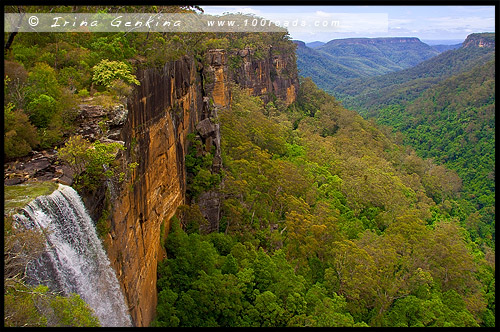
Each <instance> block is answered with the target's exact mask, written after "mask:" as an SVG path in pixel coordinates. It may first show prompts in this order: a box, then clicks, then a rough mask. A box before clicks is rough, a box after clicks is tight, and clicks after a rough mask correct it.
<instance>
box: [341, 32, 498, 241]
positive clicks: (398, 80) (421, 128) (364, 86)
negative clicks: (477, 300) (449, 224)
mask: <svg viewBox="0 0 500 332" xmlns="http://www.w3.org/2000/svg"><path fill="white" fill-rule="evenodd" d="M490 35H491V34H473V35H471V36H469V38H468V39H467V40H466V41H465V42H464V45H466V44H467V45H468V46H467V47H462V48H459V49H456V50H452V51H448V52H445V53H442V54H440V55H438V56H436V57H434V58H432V59H430V60H427V61H424V62H422V63H421V64H419V65H417V66H415V67H413V68H410V69H407V70H403V71H399V72H395V73H390V74H387V75H383V76H378V77H374V78H371V79H368V80H365V81H364V82H361V81H357V82H354V81H353V82H352V83H351V84H347V85H345V86H344V87H343V90H344V92H345V94H342V93H339V94H338V95H339V98H340V99H342V103H343V104H344V105H349V107H351V108H352V109H356V110H357V111H359V113H360V114H362V115H363V116H365V117H367V118H373V119H374V120H375V121H376V122H377V123H379V124H382V125H386V126H390V127H392V128H393V131H394V132H395V133H398V132H399V133H402V135H401V134H397V135H398V136H399V138H398V139H399V142H400V143H403V144H407V145H410V146H412V147H413V148H414V149H415V151H416V153H417V155H419V156H420V157H423V158H432V159H433V160H434V161H435V162H436V163H439V164H443V165H446V167H448V168H450V169H453V170H455V171H456V172H457V173H458V175H459V176H460V178H461V179H462V185H463V190H462V192H461V195H460V207H461V209H463V210H464V211H468V213H469V214H470V213H472V212H473V214H470V218H469V219H468V220H466V221H464V222H462V225H464V226H465V227H466V228H467V229H468V231H469V232H471V234H472V235H473V237H474V238H478V239H481V240H480V241H485V242H487V243H488V245H489V246H492V247H494V246H495V244H494V241H495V135H494V131H495V65H494V57H495V48H494V46H493V47H475V46H474V45H471V44H473V43H474V42H475V40H477V39H479V38H482V39H485V41H488V40H489V41H491V36H490ZM482 39H481V40H482ZM493 43H494V39H493ZM493 45H494V44H493Z"/></svg>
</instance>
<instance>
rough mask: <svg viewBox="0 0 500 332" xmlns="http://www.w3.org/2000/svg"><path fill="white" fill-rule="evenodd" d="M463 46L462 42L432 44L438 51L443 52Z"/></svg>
mask: <svg viewBox="0 0 500 332" xmlns="http://www.w3.org/2000/svg"><path fill="white" fill-rule="evenodd" d="M460 47H462V43H460V44H455V45H432V48H433V49H435V50H436V51H438V52H439V53H443V52H446V51H449V50H456V49H457V48H460Z"/></svg>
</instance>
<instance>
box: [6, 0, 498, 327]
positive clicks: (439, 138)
mask: <svg viewBox="0 0 500 332" xmlns="http://www.w3.org/2000/svg"><path fill="white" fill-rule="evenodd" d="M106 8H108V7H102V8H98V9H100V10H106ZM77 9H78V11H84V10H88V11H95V10H97V9H96V8H93V7H92V8H90V7H88V8H87V7H80V8H77ZM108 9H109V8H108ZM25 10H26V12H30V11H31V12H33V11H46V10H47V8H39V7H34V8H26V9H25ZM58 10H66V11H72V10H75V9H74V8H71V7H69V6H68V7H61V8H58ZM118 10H129V11H130V12H134V11H141V10H146V11H147V10H152V9H151V8H146V9H144V8H142V7H140V8H132V7H131V8H128V7H127V8H126V9H118ZM155 10H165V11H169V12H172V11H174V12H185V11H186V12H189V11H200V9H199V8H192V7H187V8H186V7H182V8H179V7H174V6H159V7H158V8H156V7H155ZM5 36H6V37H5V39H8V34H7V33H5ZM487 37H489V38H490V37H491V36H487ZM269 45H272V46H273V50H275V51H274V52H279V50H281V51H282V52H284V53H285V54H294V51H295V49H296V45H295V44H294V43H293V42H292V41H291V39H290V37H289V36H288V35H287V34H286V33H260V34H257V33H238V34H237V33H165V34H161V33H151V34H149V33H148V34H146V33H130V34H124V33H61V34H54V33H40V34H30V33H24V34H23V33H19V34H17V35H16V36H15V38H14V39H13V42H12V45H10V47H9V49H8V50H5V62H4V64H5V76H4V93H5V100H4V123H5V125H4V158H6V160H8V161H16V160H21V161H22V160H24V159H23V158H28V157H29V156H30V155H31V154H33V151H42V150H48V149H55V150H57V151H58V152H57V153H58V158H59V162H60V163H61V164H64V163H66V164H71V165H73V166H74V168H75V182H74V185H73V187H75V189H77V191H79V192H82V193H84V192H87V193H88V192H93V191H95V190H96V188H98V187H99V185H101V184H102V183H107V182H106V181H108V182H109V181H114V182H113V183H123V181H126V180H127V179H129V178H130V177H132V176H133V174H134V172H135V169H136V168H137V167H138V164H139V163H140V162H142V161H141V160H128V161H127V164H126V165H125V166H123V165H121V164H119V163H118V162H117V161H116V160H115V157H116V156H117V151H119V150H120V151H122V150H123V151H124V150H126V149H127V148H128V147H126V146H120V145H117V144H116V143H109V142H106V140H105V139H104V137H103V136H102V135H101V136H99V135H97V136H96V137H95V140H93V141H91V140H87V139H83V138H82V137H81V136H78V135H77V133H76V132H75V130H76V129H75V125H74V123H75V120H76V118H77V113H76V112H75V108H76V107H77V105H78V104H79V103H83V101H85V102H87V103H92V104H94V105H99V106H102V107H104V108H106V109H111V108H113V107H116V106H117V105H118V104H126V101H127V98H128V97H129V96H131V95H132V94H133V91H134V89H136V88H137V87H138V86H140V85H141V82H139V81H138V80H137V78H136V76H135V74H134V73H135V72H137V71H138V70H139V69H143V68H150V67H160V66H162V65H164V64H165V63H167V62H171V61H175V60H178V59H181V58H182V57H183V56H185V55H189V56H193V57H194V58H195V59H197V61H199V63H203V61H204V60H203V59H204V58H203V56H204V55H205V54H206V53H207V52H208V51H209V50H212V49H218V50H225V51H227V52H230V51H234V50H236V51H238V50H243V49H252V50H253V51H255V56H256V57H257V58H262V57H264V56H266V54H274V53H270V51H269ZM283 50H285V51H283ZM429 52H430V53H433V52H432V51H429ZM430 53H429V54H430ZM435 53H436V54H437V52H435ZM429 56H430V55H429ZM230 60H231V61H230V64H229V66H230V67H231V66H232V67H235V68H236V67H238V66H239V65H240V62H239V61H240V60H239V59H238V58H237V57H232V58H230ZM420 60H421V59H420ZM420 60H419V61H420ZM447 61H450V62H447ZM445 63H448V64H449V63H451V64H452V65H445ZM406 68H407V67H406ZM494 68H495V67H494V48H493V51H491V48H486V47H485V48H474V47H469V48H460V49H457V50H451V51H447V52H444V53H441V54H439V55H436V56H435V57H432V58H430V59H428V60H426V61H423V62H420V63H419V64H418V65H416V66H414V67H411V68H408V69H404V70H400V71H396V72H393V73H389V74H385V75H382V76H374V77H373V78H370V79H367V78H366V77H362V78H359V80H357V81H356V80H354V81H352V82H351V83H350V84H346V85H345V86H343V87H342V88H343V89H344V90H343V92H342V93H339V95H338V96H336V97H334V96H332V95H331V94H329V93H327V92H325V91H323V90H321V89H319V88H318V87H317V84H315V82H313V80H312V79H311V78H310V77H299V86H298V92H297V97H296V100H295V101H294V102H293V103H291V104H289V105H286V104H285V103H284V102H283V100H281V99H280V98H278V97H277V96H275V95H267V96H266V98H263V97H262V96H255V95H253V94H252V91H249V90H248V89H244V88H242V87H240V86H238V85H236V84H231V103H230V106H229V107H227V108H224V109H221V110H219V111H218V117H217V119H214V121H215V122H216V123H217V124H218V125H219V126H220V139H221V141H220V148H221V157H222V167H221V170H220V171H219V172H215V171H214V169H213V167H212V165H213V162H214V148H213V147H212V148H211V147H210V146H208V147H207V146H206V145H205V144H204V143H203V141H202V140H201V139H200V137H199V135H198V134H197V133H192V134H190V135H188V141H189V143H188V144H187V154H186V157H185V160H184V164H183V165H184V166H185V168H186V172H187V181H186V188H185V191H186V201H185V204H182V205H180V206H179V207H177V211H176V213H175V216H174V217H172V219H171V220H170V221H169V225H170V228H169V229H168V230H166V231H165V230H164V229H162V232H161V234H160V235H159V237H160V242H161V247H162V249H163V250H164V252H165V258H164V259H162V260H159V263H158V265H157V278H158V279H157V284H156V287H157V295H158V300H157V306H156V311H155V314H154V317H155V318H154V320H153V321H152V322H151V326H155V327H178V326H179V327H209V326H211V327H225V326H229V327H244V326H245V327H246V326H249V327H299V326H300V327H381V326H383V327H479V326H481V327H494V326H495V207H494V203H495V196H494V193H495V182H494V164H495V162H494V161H495V154H494V145H495V136H494V130H495V119H494V118H495V111H494V107H495V106H494V97H495V95H494V86H495V72H494ZM398 69H399V68H398ZM296 70H297V68H296V67H295V68H294V69H293V70H292V71H291V72H290V73H287V74H288V75H290V76H293V75H296ZM299 74H300V72H299ZM207 83H209V82H203V84H205V86H206V84H207ZM373 96H375V97H376V98H373ZM264 100H266V102H265V101H264ZM212 102H213V100H212ZM363 117H366V118H373V119H365V118H363ZM99 126H100V127H101V132H105V131H106V128H105V127H106V123H105V122H102V123H100V124H99ZM131 150H132V149H131ZM118 153H119V152H118ZM77 157H78V158H81V159H79V160H76V158H77ZM71 158H75V160H73V159H71ZM103 165H105V167H103ZM76 166H78V167H80V168H77V167H76ZM8 187H11V188H14V187H15V186H5V192H6V193H7V190H8V189H7V188H8ZM34 189H36V188H35V187H34ZM34 189H33V190H34ZM130 190H132V189H130ZM207 191H211V192H216V193H217V194H218V195H220V197H221V204H220V220H219V223H218V228H217V230H215V231H208V230H207V229H209V228H207V223H208V222H207V220H206V218H205V217H204V216H203V215H202V213H201V212H200V207H199V206H198V204H197V202H198V198H199V196H200V195H201V194H202V193H204V192H207ZM9 193H10V191H9ZM30 194H31V195H32V196H36V195H39V194H42V192H36V193H30ZM43 194H45V193H43ZM28 195H29V194H28V193H26V192H23V193H22V196H28ZM16 199H18V198H16ZM12 200H13V201H14V199H12ZM5 203H6V204H7V203H8V202H7V201H6V202H5ZM18 204H21V205H24V204H26V201H23V202H22V203H18ZM138 204H139V203H138ZM21 207H22V206H17V207H16V208H18V209H19V208H21ZM14 210H15V209H14ZM105 212H106V211H104V214H103V215H104V216H103V217H102V218H101V219H99V220H95V222H96V228H97V230H98V233H99V236H100V238H101V239H103V238H105V237H106V236H111V235H109V233H110V230H109V228H107V227H108V226H106V225H107V224H106V223H105V222H103V220H104V221H105V220H106V218H107V216H106V215H105ZM142 222H143V221H142V220H141V223H142ZM141 225H142V224H141ZM162 225H163V224H162ZM141 227H142V226H141ZM41 236H42V234H40V233H37V232H29V231H25V230H24V231H20V230H17V229H16V228H15V227H14V225H13V220H12V213H11V212H9V213H7V212H5V213H4V240H5V241H4V242H5V246H4V252H5V254H4V259H5V267H6V269H5V270H4V272H5V273H4V286H5V287H4V288H5V291H4V302H5V304H4V306H5V320H4V324H5V325H6V326H23V325H27V326H47V325H48V326H98V325H99V322H98V320H97V319H96V318H95V316H94V314H93V312H92V309H90V308H89V307H88V306H87V305H86V304H85V302H84V301H83V300H81V299H80V298H79V297H78V295H74V294H73V295H71V296H61V295H60V294H58V293H56V292H51V290H49V289H48V287H46V286H43V285H41V286H37V287H35V286H33V285H30V284H28V283H26V282H25V281H24V280H25V279H24V273H25V267H26V265H27V264H28V262H29V261H30V260H32V259H35V258H36V257H37V255H38V254H39V253H40V251H42V250H43V248H41V247H40V246H41V243H42V240H40V237H41ZM148 245H151V246H152V245H155V244H153V243H149V244H148ZM7 268H8V269H7ZM131 306H132V305H131Z"/></svg>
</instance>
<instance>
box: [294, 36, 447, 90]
mask: <svg viewBox="0 0 500 332" xmlns="http://www.w3.org/2000/svg"><path fill="white" fill-rule="evenodd" d="M295 43H296V44H297V45H298V47H297V66H298V68H299V72H300V75H301V76H304V77H311V78H312V79H313V81H314V82H315V83H316V84H317V85H318V87H320V88H322V89H323V90H325V91H327V92H330V93H335V92H336V91H337V86H342V85H343V84H344V82H345V81H346V80H351V79H353V78H359V79H366V78H368V77H372V76H377V75H382V74H386V73H389V72H394V71H398V70H401V69H405V68H410V67H413V66H415V65H416V64H418V63H420V62H422V61H424V60H427V59H429V58H431V57H433V56H436V55H438V54H439V52H438V51H437V50H435V49H433V48H432V47H430V46H429V45H427V44H425V43H422V42H421V41H420V40H419V39H418V38H414V37H408V38H406V37H405V38H400V37H397V38H392V37H391V38H348V39H335V40H332V41H329V42H328V43H326V44H324V45H321V46H318V47H316V48H310V47H308V46H307V45H306V44H305V43H303V42H299V41H295Z"/></svg>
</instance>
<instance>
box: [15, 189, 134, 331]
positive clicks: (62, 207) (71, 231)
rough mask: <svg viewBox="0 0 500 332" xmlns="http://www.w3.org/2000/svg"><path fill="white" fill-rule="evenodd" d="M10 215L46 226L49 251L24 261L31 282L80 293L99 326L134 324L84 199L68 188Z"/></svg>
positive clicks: (65, 291) (32, 225) (34, 224)
mask: <svg viewBox="0 0 500 332" xmlns="http://www.w3.org/2000/svg"><path fill="white" fill-rule="evenodd" d="M14 219H15V220H16V221H17V222H19V223H22V224H23V225H25V226H26V227H30V228H33V227H35V228H41V229H44V230H46V232H45V233H46V240H47V248H48V249H47V252H46V254H44V255H43V256H42V257H41V258H40V259H38V260H37V261H36V262H34V264H32V265H30V266H28V268H27V274H28V277H29V279H31V280H32V282H34V283H40V284H45V285H48V286H49V287H50V288H52V289H55V290H58V291H62V292H63V293H65V294H66V295H68V294H69V293H76V294H79V295H80V297H81V298H82V299H83V300H84V301H85V302H86V303H87V304H88V305H89V306H90V307H91V308H92V309H94V311H95V313H96V316H97V317H98V318H99V321H100V323H101V325H102V326H132V322H131V319H130V315H129V313H128V310H127V306H126V304H125V299H124V297H123V294H122V291H121V289H120V285H119V283H118V279H117V278H116V274H115V272H114V270H113V268H112V267H111V265H110V262H109V259H108V257H107V255H106V252H105V251H104V249H103V247H102V244H101V241H100V240H99V238H98V237H97V233H96V230H95V227H94V224H93V222H92V219H91V218H90V216H89V214H88V213H87V210H86V209H85V206H84V205H83V202H82V200H81V198H80V196H79V195H78V193H77V192H76V191H75V190H74V189H73V188H71V187H68V186H65V185H61V184H60V185H59V188H58V190H56V191H54V192H53V193H52V194H51V195H48V196H40V197H38V198H36V199H35V200H33V201H32V202H31V203H29V204H28V205H27V206H26V207H25V208H24V209H23V210H22V211H21V212H20V213H19V214H16V215H15V216H14Z"/></svg>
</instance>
